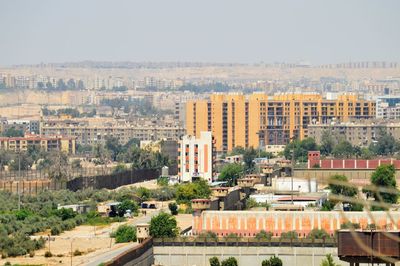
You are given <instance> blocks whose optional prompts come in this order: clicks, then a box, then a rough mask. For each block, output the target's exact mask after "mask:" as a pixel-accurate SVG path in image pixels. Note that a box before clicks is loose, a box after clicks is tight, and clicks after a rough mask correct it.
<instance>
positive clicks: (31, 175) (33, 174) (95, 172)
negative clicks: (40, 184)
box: [0, 167, 113, 181]
mask: <svg viewBox="0 0 400 266" xmlns="http://www.w3.org/2000/svg"><path fill="white" fill-rule="evenodd" d="M112 172H113V169H112V168H110V167H92V168H62V169H61V170H55V171H54V170H50V169H41V170H23V171H5V170H0V181H22V180H25V181H29V180H41V179H52V178H53V177H54V176H55V175H60V173H61V174H62V175H63V177H64V178H65V179H66V180H71V179H74V178H77V177H81V176H83V177H84V176H99V175H108V174H112Z"/></svg>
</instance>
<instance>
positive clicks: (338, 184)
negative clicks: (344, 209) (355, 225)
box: [329, 175, 363, 211]
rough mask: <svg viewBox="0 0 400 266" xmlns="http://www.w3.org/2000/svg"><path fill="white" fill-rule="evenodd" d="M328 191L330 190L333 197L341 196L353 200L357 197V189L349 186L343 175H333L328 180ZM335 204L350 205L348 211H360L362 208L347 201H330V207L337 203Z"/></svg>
mask: <svg viewBox="0 0 400 266" xmlns="http://www.w3.org/2000/svg"><path fill="white" fill-rule="evenodd" d="M329 189H330V190H331V193H332V194H333V195H335V196H339V197H340V196H343V197H349V198H354V197H355V196H356V195H357V188H355V187H354V186H352V185H351V184H349V181H348V179H347V177H346V176H344V175H333V176H331V177H330V178H329ZM337 202H343V203H345V204H348V205H350V209H349V210H350V211H358V210H360V209H361V210H362V208H363V207H362V206H360V204H356V203H353V202H349V201H342V200H339V201H337V200H333V201H332V207H333V206H334V205H335V204H336V203H337Z"/></svg>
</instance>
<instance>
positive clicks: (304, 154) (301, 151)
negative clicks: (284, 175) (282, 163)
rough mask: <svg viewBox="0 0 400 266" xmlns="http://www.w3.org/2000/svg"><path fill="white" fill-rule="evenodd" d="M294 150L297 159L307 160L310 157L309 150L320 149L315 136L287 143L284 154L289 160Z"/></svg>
mask: <svg viewBox="0 0 400 266" xmlns="http://www.w3.org/2000/svg"><path fill="white" fill-rule="evenodd" d="M293 150H294V158H295V159H296V161H300V162H306V161H307V159H308V152H309V151H316V150H319V147H318V145H317V144H316V143H315V140H314V139H313V138H306V139H304V140H302V141H299V140H297V139H296V140H294V141H292V142H290V143H289V144H288V145H286V147H285V149H284V151H283V154H284V155H285V158H286V159H288V160H291V159H292V151H293Z"/></svg>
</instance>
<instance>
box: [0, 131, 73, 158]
mask: <svg viewBox="0 0 400 266" xmlns="http://www.w3.org/2000/svg"><path fill="white" fill-rule="evenodd" d="M34 146H36V147H38V148H39V149H42V150H44V151H62V152H65V153H68V154H75V152H76V141H75V138H74V137H60V136H48V137H41V136H39V135H25V136H24V137H10V138H8V137H0V149H3V150H8V151H13V152H19V151H27V150H28V149H29V147H34Z"/></svg>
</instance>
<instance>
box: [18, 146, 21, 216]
mask: <svg viewBox="0 0 400 266" xmlns="http://www.w3.org/2000/svg"><path fill="white" fill-rule="evenodd" d="M20 182H21V152H20V150H19V148H18V210H21V192H20V190H21V186H20V184H21V183H20Z"/></svg>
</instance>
